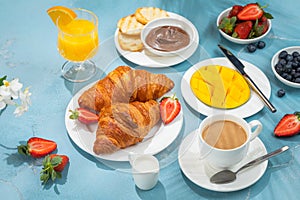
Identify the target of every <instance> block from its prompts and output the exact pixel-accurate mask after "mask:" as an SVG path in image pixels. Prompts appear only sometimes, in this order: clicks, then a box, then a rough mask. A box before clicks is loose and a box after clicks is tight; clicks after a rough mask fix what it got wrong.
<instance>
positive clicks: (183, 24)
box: [141, 17, 197, 56]
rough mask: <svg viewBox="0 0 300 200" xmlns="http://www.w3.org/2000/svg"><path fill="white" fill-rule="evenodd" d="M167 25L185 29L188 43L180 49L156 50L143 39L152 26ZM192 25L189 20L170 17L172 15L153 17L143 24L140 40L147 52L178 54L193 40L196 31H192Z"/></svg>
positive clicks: (166, 54) (164, 54)
mask: <svg viewBox="0 0 300 200" xmlns="http://www.w3.org/2000/svg"><path fill="white" fill-rule="evenodd" d="M168 25H169V26H176V27H179V28H181V29H183V30H185V31H186V32H187V34H188V35H189V37H190V42H189V44H188V45H187V46H185V47H183V48H181V49H178V50H176V51H168V52H166V51H159V50H156V49H153V48H152V47H150V46H149V45H148V44H147V43H146V41H145V40H146V37H147V35H148V34H149V32H150V31H151V30H152V29H153V28H156V27H159V26H168ZM193 27H194V25H193V24H192V23H191V22H190V21H183V20H180V19H177V18H172V17H165V18H158V19H155V20H153V21H151V22H149V23H147V24H146V25H145V27H144V28H143V30H142V32H141V40H142V42H143V44H144V47H145V48H146V50H148V51H149V52H151V53H153V54H155V55H158V56H178V55H180V54H182V53H183V52H185V51H186V50H187V49H188V48H189V47H191V45H192V43H193V42H194V41H195V38H196V34H197V33H196V32H195V31H194V28H193Z"/></svg>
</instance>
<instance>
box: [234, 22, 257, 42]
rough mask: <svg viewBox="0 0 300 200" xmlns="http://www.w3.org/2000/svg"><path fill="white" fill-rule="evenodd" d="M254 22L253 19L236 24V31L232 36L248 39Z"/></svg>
mask: <svg viewBox="0 0 300 200" xmlns="http://www.w3.org/2000/svg"><path fill="white" fill-rule="evenodd" d="M252 26H253V25H252V22H251V21H245V22H241V23H238V24H236V26H235V28H234V33H233V34H232V37H235V38H240V39H247V38H248V36H249V34H250V32H251V30H252Z"/></svg>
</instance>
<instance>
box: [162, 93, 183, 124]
mask: <svg viewBox="0 0 300 200" xmlns="http://www.w3.org/2000/svg"><path fill="white" fill-rule="evenodd" d="M159 107H160V115H161V119H162V121H163V122H164V124H169V123H170V122H172V121H173V120H174V119H175V118H176V116H177V115H178V114H179V112H180V110H181V105H180V103H179V101H178V99H177V98H176V97H175V95H173V96H172V97H164V98H162V99H161V101H160V106H159Z"/></svg>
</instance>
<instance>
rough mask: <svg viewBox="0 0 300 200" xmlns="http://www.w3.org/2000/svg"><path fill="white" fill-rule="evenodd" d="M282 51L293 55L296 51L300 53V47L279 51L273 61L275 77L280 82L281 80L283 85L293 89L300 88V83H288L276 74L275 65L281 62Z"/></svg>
mask: <svg viewBox="0 0 300 200" xmlns="http://www.w3.org/2000/svg"><path fill="white" fill-rule="evenodd" d="M281 51H287V53H289V54H292V53H293V52H294V51H298V52H299V53H300V46H292V47H287V48H284V49H281V50H279V51H278V52H277V53H275V55H274V56H273V58H272V61H271V66H272V71H273V73H274V74H275V76H276V78H277V79H278V80H280V81H281V82H282V83H284V84H286V85H288V86H291V87H294V88H300V84H299V83H294V82H291V81H288V80H286V79H284V78H282V77H281V76H280V75H279V74H278V73H277V72H276V70H275V65H276V63H278V60H279V58H278V56H279V54H280V52H281Z"/></svg>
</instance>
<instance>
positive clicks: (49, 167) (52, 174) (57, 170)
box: [40, 154, 69, 184]
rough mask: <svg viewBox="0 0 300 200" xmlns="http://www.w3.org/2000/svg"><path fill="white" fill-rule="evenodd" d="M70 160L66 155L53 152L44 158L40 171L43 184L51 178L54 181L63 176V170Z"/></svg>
mask: <svg viewBox="0 0 300 200" xmlns="http://www.w3.org/2000/svg"><path fill="white" fill-rule="evenodd" d="M68 162H69V157H68V156H66V155H58V154H51V155H48V156H46V157H45V158H44V160H43V169H42V171H41V173H40V174H41V176H40V180H41V181H42V184H46V183H47V182H48V180H49V179H51V180H52V181H54V180H55V179H56V178H61V177H62V175H61V172H62V171H63V170H64V168H65V166H66V165H67V164H68Z"/></svg>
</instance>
